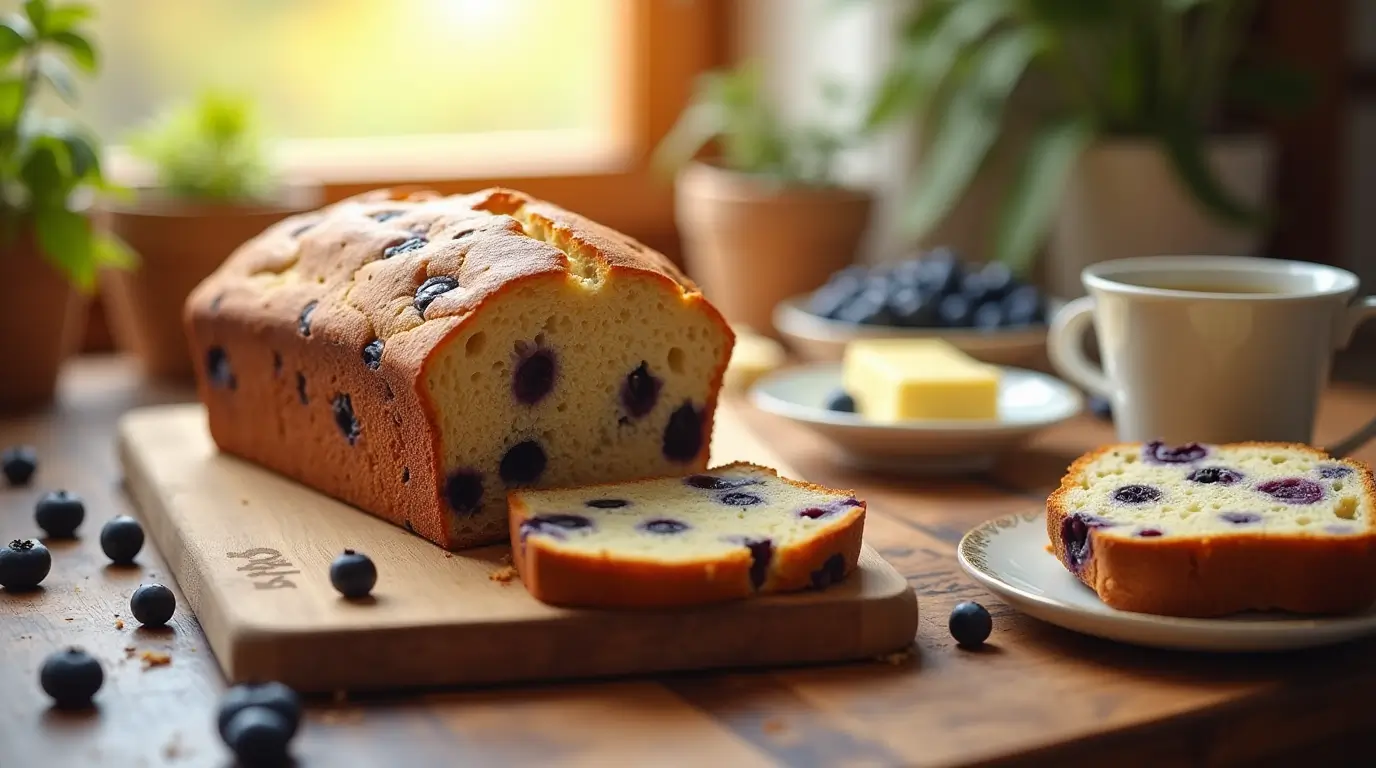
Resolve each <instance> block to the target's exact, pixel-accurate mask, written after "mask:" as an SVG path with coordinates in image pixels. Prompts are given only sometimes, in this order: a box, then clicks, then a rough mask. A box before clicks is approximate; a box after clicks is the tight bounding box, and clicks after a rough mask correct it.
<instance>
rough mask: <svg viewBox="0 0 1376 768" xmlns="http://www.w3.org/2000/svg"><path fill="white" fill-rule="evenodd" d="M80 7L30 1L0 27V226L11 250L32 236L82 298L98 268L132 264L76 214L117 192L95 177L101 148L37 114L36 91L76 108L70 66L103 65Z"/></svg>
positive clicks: (71, 127)
mask: <svg viewBox="0 0 1376 768" xmlns="http://www.w3.org/2000/svg"><path fill="white" fill-rule="evenodd" d="M92 15H93V11H92V9H91V8H90V7H89V6H86V5H54V4H52V3H50V2H48V0H27V2H25V3H24V8H23V12H22V13H15V14H12V15H10V16H8V17H5V18H3V19H0V73H3V74H2V75H0V227H3V238H4V239H3V242H4V244H6V245H8V244H11V243H13V242H14V238H15V237H16V236H17V235H18V234H19V232H20V231H21V230H22V229H23V228H26V227H32V228H33V231H34V234H35V235H36V236H37V242H38V247H39V250H40V252H41V253H42V255H43V257H44V258H45V259H46V260H48V261H49V262H50V263H51V264H53V265H54V266H55V267H57V268H58V269H59V270H61V271H62V273H63V274H65V275H66V276H67V278H68V279H69V280H70V281H71V283H72V284H73V285H75V286H76V287H77V288H78V289H80V290H82V291H83V292H90V291H91V290H93V288H94V286H95V280H96V274H97V272H98V271H99V270H100V268H101V267H103V266H113V267H120V268H127V267H130V266H132V265H133V264H134V263H135V258H136V257H135V256H134V254H133V252H132V251H130V250H129V249H128V248H127V247H126V246H125V245H124V244H123V243H121V242H120V241H119V240H118V239H116V238H114V237H111V236H109V235H107V234H104V233H101V232H97V231H95V229H94V228H93V227H92V225H91V221H90V219H89V218H88V217H86V216H85V215H83V214H82V212H81V211H80V201H79V198H80V195H81V194H82V193H87V192H90V191H95V190H103V191H116V190H117V188H116V187H114V186H113V185H111V184H108V183H107V182H106V180H105V179H104V177H103V176H102V175H101V169H100V158H99V154H98V152H97V146H98V145H97V142H96V140H95V138H94V137H93V136H91V135H90V133H88V132H87V131H86V130H84V129H83V128H82V127H81V126H79V125H77V124H76V123H75V122H72V121H69V120H63V119H58V118H53V117H46V116H43V115H40V114H38V113H37V111H36V109H35V107H34V104H35V101H36V99H37V98H38V97H39V94H40V89H42V88H44V87H47V88H51V89H52V90H53V91H54V92H55V93H56V94H57V95H58V96H59V97H60V98H62V100H63V101H65V102H66V103H68V104H69V105H72V106H75V105H76V103H77V98H78V94H77V89H76V76H75V74H74V72H73V70H72V67H71V65H73V64H74V65H75V66H76V68H77V69H80V70H81V71H82V72H84V73H86V74H88V75H94V74H96V72H97V70H98V64H99V59H98V57H97V53H96V48H95V46H94V45H93V44H92V42H91V40H90V39H89V38H88V37H87V36H86V35H85V34H84V33H83V32H82V30H81V26H82V24H83V23H85V22H86V21H87V20H89V19H90V18H91V17H92ZM3 255H4V254H3V253H0V256H3Z"/></svg>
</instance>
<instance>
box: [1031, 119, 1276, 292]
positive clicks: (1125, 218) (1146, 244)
mask: <svg viewBox="0 0 1376 768" xmlns="http://www.w3.org/2000/svg"><path fill="white" fill-rule="evenodd" d="M1209 162H1210V163H1211V164H1213V166H1214V167H1215V168H1216V169H1217V173H1218V177H1219V179H1220V181H1221V182H1222V183H1223V185H1224V186H1225V187H1226V188H1227V189H1229V190H1230V191H1232V193H1233V194H1234V195H1235V196H1236V197H1237V198H1238V199H1240V200H1242V201H1244V202H1245V203H1246V204H1248V205H1250V206H1256V205H1264V204H1266V203H1269V202H1270V201H1271V181H1272V172H1273V168H1274V164H1275V149H1274V147H1273V145H1272V143H1271V142H1270V140H1269V139H1268V138H1266V137H1265V136H1262V135H1240V136H1233V137H1221V138H1218V139H1214V140H1213V141H1212V142H1211V144H1210V146H1209ZM1259 243H1260V237H1259V233H1257V232H1255V231H1252V230H1248V229H1241V228H1237V227H1232V226H1229V225H1227V224H1225V223H1223V222H1220V221H1218V220H1217V219H1215V218H1212V217H1210V216H1209V215H1208V213H1207V212H1206V211H1205V210H1204V209H1203V208H1202V207H1201V206H1200V205H1199V203H1197V202H1195V199H1194V198H1193V197H1192V196H1191V195H1190V192H1189V190H1188V189H1187V188H1186V187H1184V186H1183V185H1182V184H1181V182H1180V181H1178V180H1177V179H1176V176H1175V171H1174V169H1173V168H1172V167H1171V165H1170V163H1169V161H1168V160H1167V158H1166V157H1165V155H1164V154H1162V152H1161V150H1160V149H1159V145H1157V144H1156V143H1154V142H1148V141H1139V140H1126V139H1124V140H1112V141H1105V142H1100V143H1099V144H1097V145H1095V146H1093V147H1091V148H1090V149H1089V150H1088V151H1087V152H1085V154H1084V155H1083V156H1082V157H1081V158H1080V161H1079V164H1078V165H1077V166H1076V168H1075V171H1074V172H1073V173H1072V174H1071V176H1070V179H1069V181H1068V183H1067V185H1066V189H1065V194H1064V197H1063V198H1062V201H1061V208H1060V211H1059V214H1058V216H1057V218H1056V221H1055V223H1054V224H1053V227H1052V231H1051V239H1050V242H1049V244H1048V248H1047V253H1046V256H1045V259H1046V262H1045V264H1044V265H1043V267H1044V271H1043V279H1044V281H1045V283H1046V288H1047V290H1048V291H1049V292H1051V294H1052V295H1053V296H1058V297H1062V298H1067V299H1069V298H1075V297H1078V296H1082V295H1084V287H1083V286H1082V285H1081V284H1080V271H1081V270H1082V269H1084V268H1085V267H1087V266H1089V265H1090V264H1095V263H1098V262H1100V261H1107V260H1110V259H1120V258H1128V257H1133V256H1162V255H1177V256H1178V255H1209V256H1244V255H1254V254H1255V252H1256V250H1257V247H1258V245H1259Z"/></svg>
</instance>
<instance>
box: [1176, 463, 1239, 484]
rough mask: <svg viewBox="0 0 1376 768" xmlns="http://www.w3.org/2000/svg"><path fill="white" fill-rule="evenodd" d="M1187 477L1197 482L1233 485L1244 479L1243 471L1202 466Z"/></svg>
mask: <svg viewBox="0 0 1376 768" xmlns="http://www.w3.org/2000/svg"><path fill="white" fill-rule="evenodd" d="M1185 479H1186V480H1192V481H1194V482H1196V483H1206V484H1212V483H1218V484H1219V485H1233V484H1235V483H1237V482H1238V481H1239V480H1241V479H1242V473H1241V472H1238V471H1237V470H1235V469H1228V468H1227V467H1201V468H1199V469H1196V470H1195V471H1193V472H1191V473H1190V474H1189V477H1187V478H1185Z"/></svg>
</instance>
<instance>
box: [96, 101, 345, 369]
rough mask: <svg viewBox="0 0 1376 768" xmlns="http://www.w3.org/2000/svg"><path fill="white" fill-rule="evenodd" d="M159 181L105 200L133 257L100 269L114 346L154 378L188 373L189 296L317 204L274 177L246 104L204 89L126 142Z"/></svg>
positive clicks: (310, 187)
mask: <svg viewBox="0 0 1376 768" xmlns="http://www.w3.org/2000/svg"><path fill="white" fill-rule="evenodd" d="M129 148H130V151H131V153H132V154H133V155H134V156H135V157H136V158H138V159H141V160H144V161H146V162H147V163H148V165H149V166H150V167H151V169H152V171H153V173H154V175H155V177H156V182H155V183H153V184H150V185H147V186H142V187H138V188H136V189H135V195H134V196H133V197H132V199H130V200H128V201H118V200H115V201H110V202H107V203H105V204H104V205H103V206H102V207H103V208H104V210H103V212H102V215H103V218H104V220H105V222H106V226H108V227H109V229H110V231H111V232H113V233H115V234H116V235H118V236H119V237H120V238H121V239H122V240H124V241H125V242H127V243H128V244H129V245H130V247H131V248H133V249H134V251H135V252H137V253H138V254H139V257H140V262H141V266H140V268H139V269H138V270H134V271H128V270H126V271H107V272H104V273H102V275H101V289H102V296H103V298H104V300H105V303H106V306H107V312H108V315H109V319H110V327H111V331H112V333H113V335H114V337H115V340H116V343H117V344H118V345H119V346H120V347H121V348H122V349H125V350H128V351H131V352H133V353H134V355H135V356H136V357H137V358H138V359H139V361H140V363H141V364H142V367H143V369H144V370H145V372H146V373H148V374H149V375H151V376H157V377H169V378H186V377H189V376H190V375H191V374H192V361H191V354H190V350H189V348H188V346H187V342H186V337H185V334H184V331H183V324H182V319H181V317H182V309H183V305H184V303H185V301H186V297H187V295H188V294H190V292H191V290H192V289H193V288H195V287H196V285H197V284H198V283H200V282H201V280H203V279H204V278H205V277H206V276H207V275H209V274H210V273H211V272H212V271H214V270H215V268H216V267H218V266H219V265H220V263H221V262H222V261H223V260H224V259H225V257H227V256H228V255H229V254H230V253H231V252H232V251H233V250H234V249H235V248H237V247H238V246H239V245H241V244H242V243H243V242H245V241H246V240H249V239H250V238H252V237H253V236H255V235H257V234H259V233H260V232H262V231H263V230H264V229H265V228H267V227H268V226H269V225H271V224H273V223H276V222H277V221H280V220H281V219H283V218H285V217H287V216H290V215H292V214H294V213H298V212H301V211H305V210H310V209H312V208H315V207H316V206H317V205H318V204H319V196H320V193H319V188H318V186H317V185H315V184H313V183H307V182H304V181H299V180H297V181H293V182H286V181H283V180H281V179H279V178H278V176H277V174H276V173H275V172H274V170H273V169H272V167H271V165H270V162H269V160H268V158H267V150H266V146H265V142H264V139H263V131H262V128H261V125H260V119H259V116H258V114H257V112H256V110H255V108H254V105H253V104H252V102H250V101H248V100H247V99H245V98H242V97H240V96H237V95H233V94H227V93H219V92H214V91H206V92H204V93H202V94H200V96H199V97H198V98H197V99H195V100H193V101H190V102H187V103H184V104H177V105H173V106H172V107H170V108H169V109H168V110H167V111H165V112H164V113H163V114H161V115H158V116H157V117H156V118H155V119H154V120H153V121H152V123H151V124H149V125H148V126H146V127H144V128H143V129H141V130H140V131H138V132H136V133H135V135H134V136H132V137H131V139H130V144H129Z"/></svg>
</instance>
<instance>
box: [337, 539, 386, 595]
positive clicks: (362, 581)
mask: <svg viewBox="0 0 1376 768" xmlns="http://www.w3.org/2000/svg"><path fill="white" fill-rule="evenodd" d="M330 584H332V585H334V588H335V589H336V590H337V591H338V592H339V594H341V595H343V596H345V597H347V598H349V599H351V600H356V599H358V598H360V597H367V596H368V593H370V592H372V591H373V586H374V585H375V584H377V566H376V565H373V561H372V560H370V559H369V558H368V556H367V555H365V554H363V553H362V552H355V551H353V550H352V549H346V550H344V553H343V554H341V555H340V556H339V557H336V558H335V559H334V562H332V563H330Z"/></svg>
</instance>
